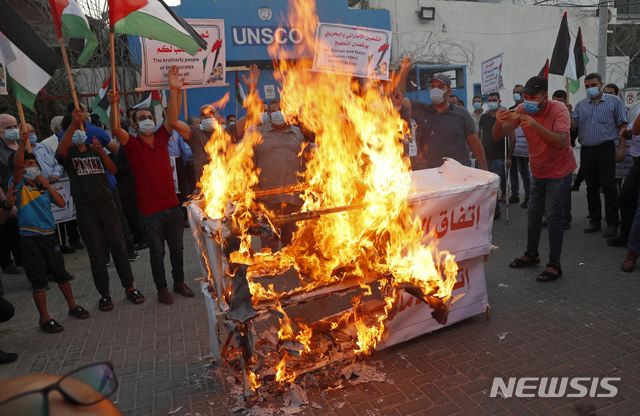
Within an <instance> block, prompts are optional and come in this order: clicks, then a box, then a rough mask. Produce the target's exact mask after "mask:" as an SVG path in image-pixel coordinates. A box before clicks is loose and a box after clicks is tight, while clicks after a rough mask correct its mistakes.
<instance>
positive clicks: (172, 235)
mask: <svg viewBox="0 0 640 416" xmlns="http://www.w3.org/2000/svg"><path fill="white" fill-rule="evenodd" d="M140 223H141V225H142V229H143V230H144V231H145V233H146V236H147V243H148V244H149V257H150V259H151V274H152V275H153V281H154V283H155V284H156V289H157V290H158V291H160V290H162V289H166V288H167V279H166V277H165V272H164V241H165V240H167V244H168V245H169V259H170V260H171V275H172V277H173V283H183V282H184V267H183V257H182V251H183V249H184V247H183V243H182V235H183V233H184V216H183V215H182V211H181V210H180V206H179V205H176V206H175V207H173V208H170V209H167V210H164V211H160V212H156V213H155V214H151V215H141V216H140Z"/></svg>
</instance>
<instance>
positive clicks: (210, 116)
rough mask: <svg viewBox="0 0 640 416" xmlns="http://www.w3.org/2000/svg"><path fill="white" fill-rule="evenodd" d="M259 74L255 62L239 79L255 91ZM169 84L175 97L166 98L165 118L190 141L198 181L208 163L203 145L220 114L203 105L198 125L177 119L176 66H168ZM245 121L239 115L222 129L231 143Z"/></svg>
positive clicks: (179, 86) (178, 82) (178, 86)
mask: <svg viewBox="0 0 640 416" xmlns="http://www.w3.org/2000/svg"><path fill="white" fill-rule="evenodd" d="M259 76H260V70H259V69H258V67H257V66H256V65H251V68H250V70H249V79H247V78H246V77H245V76H244V75H243V76H242V80H243V81H244V83H245V84H246V85H247V86H248V87H249V89H250V91H254V90H255V88H256V85H257V84H256V83H257V80H258V77H259ZM169 85H170V86H171V95H170V97H171V96H172V97H174V100H173V101H172V100H169V105H168V107H167V121H168V123H169V125H170V126H171V127H172V129H175V130H177V131H178V134H179V135H180V136H182V137H183V138H184V140H186V141H187V144H189V147H190V148H191V151H192V153H193V161H194V165H195V181H196V183H198V182H200V177H201V176H202V171H203V169H204V166H205V165H206V164H207V163H209V154H208V153H207V151H206V149H205V145H206V144H207V142H208V141H209V139H210V138H211V136H212V134H213V132H214V130H215V126H216V124H218V123H220V120H221V117H220V115H219V114H218V110H216V109H215V107H214V106H212V105H203V106H202V107H201V108H200V120H201V125H200V126H201V127H200V128H198V127H196V126H195V125H191V126H190V125H187V124H185V123H184V122H183V121H180V120H178V113H179V109H178V106H179V100H178V97H180V96H181V95H180V94H181V89H182V86H183V81H182V80H181V79H180V78H179V76H178V68H177V67H176V66H172V67H171V69H169ZM250 94H251V92H250ZM248 111H251V109H250V108H249V109H248ZM246 120H247V117H246V116H245V117H242V118H240V120H238V121H237V122H236V123H234V124H232V125H230V126H228V127H227V128H226V129H225V131H226V133H227V134H228V135H229V136H230V137H231V141H232V142H233V143H235V142H237V141H238V140H240V138H241V137H242V135H243V134H244V131H245V127H246Z"/></svg>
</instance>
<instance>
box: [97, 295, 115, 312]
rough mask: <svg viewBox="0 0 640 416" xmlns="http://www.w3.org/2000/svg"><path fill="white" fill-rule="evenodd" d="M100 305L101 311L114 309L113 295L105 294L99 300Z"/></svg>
mask: <svg viewBox="0 0 640 416" xmlns="http://www.w3.org/2000/svg"><path fill="white" fill-rule="evenodd" d="M98 307H99V308H100V310H101V311H104V312H109V311H110V310H112V309H113V302H111V296H103V297H101V298H100V300H99V301H98Z"/></svg>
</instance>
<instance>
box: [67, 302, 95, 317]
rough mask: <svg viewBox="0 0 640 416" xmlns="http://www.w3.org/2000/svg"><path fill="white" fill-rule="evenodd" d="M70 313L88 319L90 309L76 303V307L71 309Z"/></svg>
mask: <svg viewBox="0 0 640 416" xmlns="http://www.w3.org/2000/svg"><path fill="white" fill-rule="evenodd" d="M69 315H71V316H75V317H76V318H78V319H87V318H88V317H89V315H90V314H89V311H88V310H86V309H85V308H83V307H82V306H80V305H76V307H75V308H73V309H71V310H70V311H69Z"/></svg>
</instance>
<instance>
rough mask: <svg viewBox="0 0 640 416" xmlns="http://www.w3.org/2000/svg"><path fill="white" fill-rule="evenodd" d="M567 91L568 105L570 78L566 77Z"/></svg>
mask: <svg viewBox="0 0 640 416" xmlns="http://www.w3.org/2000/svg"><path fill="white" fill-rule="evenodd" d="M564 79H565V91H566V92H567V104H569V78H567V77H565V78H564Z"/></svg>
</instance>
